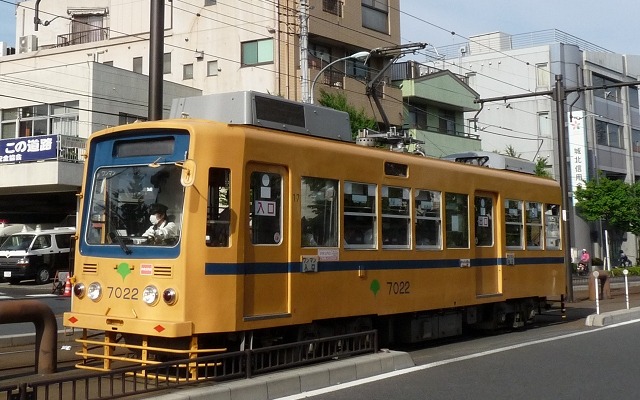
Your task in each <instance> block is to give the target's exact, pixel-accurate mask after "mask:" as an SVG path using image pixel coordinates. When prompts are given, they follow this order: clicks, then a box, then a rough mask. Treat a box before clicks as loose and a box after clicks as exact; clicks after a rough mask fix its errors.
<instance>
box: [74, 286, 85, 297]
mask: <svg viewBox="0 0 640 400" xmlns="http://www.w3.org/2000/svg"><path fill="white" fill-rule="evenodd" d="M73 294H75V295H76V297H77V298H79V299H81V298H83V297H84V295H85V294H87V287H86V286H85V285H84V283H76V284H75V285H73Z"/></svg>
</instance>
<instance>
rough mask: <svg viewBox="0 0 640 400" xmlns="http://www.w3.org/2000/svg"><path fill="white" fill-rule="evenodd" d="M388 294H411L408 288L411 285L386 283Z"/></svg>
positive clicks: (394, 282)
mask: <svg viewBox="0 0 640 400" xmlns="http://www.w3.org/2000/svg"><path fill="white" fill-rule="evenodd" d="M387 286H389V294H390V295H391V294H411V292H410V291H409V288H410V287H411V283H410V282H409V281H393V282H392V281H388V282H387Z"/></svg>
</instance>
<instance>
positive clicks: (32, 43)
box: [18, 35, 38, 53]
mask: <svg viewBox="0 0 640 400" xmlns="http://www.w3.org/2000/svg"><path fill="white" fill-rule="evenodd" d="M36 50H38V37H37V36H36V35H27V36H20V41H19V43H18V53H28V52H30V51H36Z"/></svg>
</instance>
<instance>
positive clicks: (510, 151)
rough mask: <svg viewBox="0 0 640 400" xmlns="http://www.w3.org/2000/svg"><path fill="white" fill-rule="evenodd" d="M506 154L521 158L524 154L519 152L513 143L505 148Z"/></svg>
mask: <svg viewBox="0 0 640 400" xmlns="http://www.w3.org/2000/svg"><path fill="white" fill-rule="evenodd" d="M504 154H505V155H507V156H509V157H515V158H520V156H521V155H522V154H520V153H518V152H517V151H516V149H515V148H514V147H513V146H512V145H508V146H507V147H506V148H505V149H504Z"/></svg>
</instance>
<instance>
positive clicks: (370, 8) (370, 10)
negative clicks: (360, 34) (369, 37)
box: [362, 0, 389, 33]
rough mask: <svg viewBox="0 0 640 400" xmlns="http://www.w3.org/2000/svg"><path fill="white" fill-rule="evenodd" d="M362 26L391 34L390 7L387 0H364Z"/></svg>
mask: <svg viewBox="0 0 640 400" xmlns="http://www.w3.org/2000/svg"><path fill="white" fill-rule="evenodd" d="M362 26H363V27H365V28H369V29H373V30H374V31H378V32H383V33H389V5H388V1H387V0H362Z"/></svg>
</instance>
